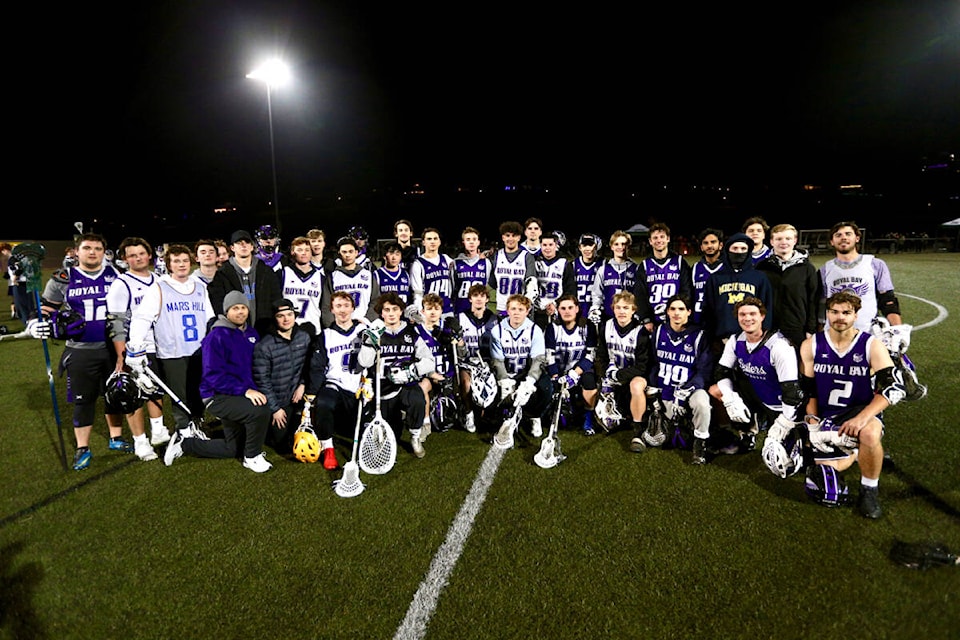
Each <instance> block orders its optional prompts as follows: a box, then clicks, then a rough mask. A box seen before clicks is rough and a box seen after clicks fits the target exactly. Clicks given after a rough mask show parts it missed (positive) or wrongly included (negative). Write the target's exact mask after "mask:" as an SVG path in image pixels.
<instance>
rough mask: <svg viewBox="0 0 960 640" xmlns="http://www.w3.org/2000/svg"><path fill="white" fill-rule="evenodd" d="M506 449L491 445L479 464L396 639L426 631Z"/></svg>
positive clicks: (408, 638)
mask: <svg viewBox="0 0 960 640" xmlns="http://www.w3.org/2000/svg"><path fill="white" fill-rule="evenodd" d="M504 453H506V449H501V448H499V447H494V446H491V447H490V451H489V453H487V457H486V458H484V460H483V464H482V465H480V471H479V472H477V477H476V478H475V479H474V481H473V486H472V487H470V493H468V494H467V498H466V500H464V502H463V506H461V507H460V512H459V513H458V514H457V517H456V518H454V519H453V524H451V525H450V529H449V530H448V531H447V538H446V540H444V541H443V544H442V545H440V549H439V550H438V551H437V554H436V555H435V556H434V557H433V561H432V562H431V563H430V570H429V571H428V572H427V576H426V577H425V578H424V579H423V582H421V583H420V587H419V588H418V589H417V593H416V594H415V595H414V596H413V602H411V603H410V608H408V609H407V615H406V616H405V617H404V618H403V622H401V623H400V627H399V628H398V629H397V632H396V634H394V636H393V637H394V639H395V640H418V639H419V638H423V636H424V635H425V634H426V632H427V624H428V623H429V622H430V617H431V616H432V615H433V612H434V610H436V608H437V600H438V599H439V598H440V592H441V591H443V588H444V587H445V586H447V579H448V578H449V577H450V574H451V573H452V572H453V567H454V566H455V565H456V564H457V560H458V559H459V558H460V554H461V553H462V552H463V547H464V545H465V544H466V542H467V538H468V537H469V536H470V530H471V529H472V528H473V521H474V519H475V518H476V517H477V513H478V512H479V511H480V507H482V506H483V502H484V500H485V499H486V497H487V490H488V489H489V488H490V485H491V484H493V478H494V476H496V474H497V469H498V468H499V467H500V462H502V461H503V454H504Z"/></svg>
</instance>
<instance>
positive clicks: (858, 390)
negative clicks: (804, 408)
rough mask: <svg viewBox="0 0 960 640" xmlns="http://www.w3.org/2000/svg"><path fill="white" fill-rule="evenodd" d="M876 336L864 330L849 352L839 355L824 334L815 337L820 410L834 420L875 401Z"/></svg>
mask: <svg viewBox="0 0 960 640" xmlns="http://www.w3.org/2000/svg"><path fill="white" fill-rule="evenodd" d="M873 339H874V338H873V336H872V335H870V334H869V333H866V332H865V331H861V332H860V333H859V334H857V337H856V338H854V341H853V344H851V345H850V348H849V349H848V350H847V352H846V353H844V354H840V353H838V352H837V350H836V347H835V346H834V345H833V344H832V343H831V342H830V338H829V336H827V335H826V333H825V332H822V331H821V332H818V333H816V334H814V336H813V373H814V376H813V378H814V380H815V382H816V385H817V411H818V412H819V413H820V417H821V418H833V417H835V416H837V415H839V414H841V413H843V412H845V411H847V410H848V409H851V408H853V407H862V406H866V405H868V404H870V401H871V400H873V384H872V379H871V377H870V343H871V342H872V341H873Z"/></svg>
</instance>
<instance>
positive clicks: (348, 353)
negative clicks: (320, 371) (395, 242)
mask: <svg viewBox="0 0 960 640" xmlns="http://www.w3.org/2000/svg"><path fill="white" fill-rule="evenodd" d="M368 273H369V272H368ZM323 344H324V348H325V349H326V350H327V360H328V363H329V364H327V381H326V383H325V385H326V386H327V387H331V388H339V389H343V390H344V391H348V392H351V393H355V392H356V390H357V389H358V388H359V387H360V373H353V371H352V370H353V368H354V367H353V366H352V361H353V359H354V358H355V357H356V355H355V354H356V352H357V351H358V350H359V349H360V324H359V323H358V322H356V321H354V324H353V326H352V327H350V328H349V329H347V330H344V329H341V328H340V327H339V326H338V325H337V324H336V323H334V324H332V325H330V326H329V327H327V328H326V329H324V330H323Z"/></svg>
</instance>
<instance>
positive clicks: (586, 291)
mask: <svg viewBox="0 0 960 640" xmlns="http://www.w3.org/2000/svg"><path fill="white" fill-rule="evenodd" d="M599 266H600V263H599V262H597V261H596V260H594V261H593V262H591V263H590V264H587V263H585V262H584V261H583V257H582V256H581V257H579V258H577V259H576V260H574V261H573V277H574V279H575V280H576V281H577V300H579V301H580V315H582V316H583V317H584V318H586V317H587V314H588V313H590V304H591V303H592V302H593V290H592V285H593V281H594V280H596V279H597V267H599Z"/></svg>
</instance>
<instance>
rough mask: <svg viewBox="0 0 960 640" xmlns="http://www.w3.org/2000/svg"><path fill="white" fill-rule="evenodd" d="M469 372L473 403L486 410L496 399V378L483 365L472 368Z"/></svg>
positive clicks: (482, 363)
mask: <svg viewBox="0 0 960 640" xmlns="http://www.w3.org/2000/svg"><path fill="white" fill-rule="evenodd" d="M471 369H472V370H471V372H470V396H471V397H472V398H473V403H474V404H476V405H477V406H478V407H482V408H484V409H486V408H487V407H489V406H490V405H491V404H493V400H494V399H495V398H496V397H497V376H496V375H494V373H493V370H492V369H490V367H489V366H488V365H487V364H486V363H485V362H481V363H480V364H479V365H477V366H475V367H472V368H471Z"/></svg>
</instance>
